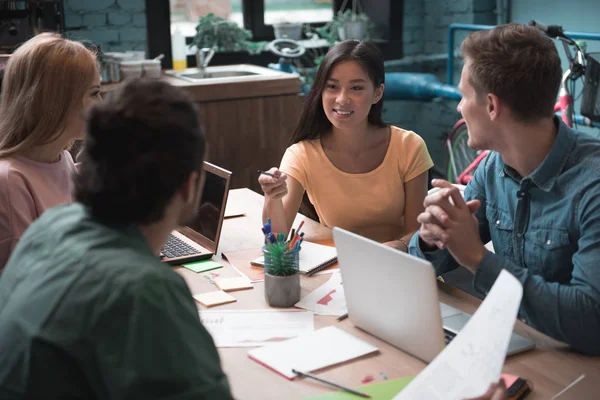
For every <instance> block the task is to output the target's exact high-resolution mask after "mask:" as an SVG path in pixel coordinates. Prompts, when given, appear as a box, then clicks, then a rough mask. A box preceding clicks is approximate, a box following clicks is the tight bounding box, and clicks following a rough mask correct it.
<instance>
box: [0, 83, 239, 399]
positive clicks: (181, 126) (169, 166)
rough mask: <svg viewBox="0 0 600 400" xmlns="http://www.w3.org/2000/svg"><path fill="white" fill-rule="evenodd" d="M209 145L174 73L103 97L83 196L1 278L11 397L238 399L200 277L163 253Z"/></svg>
mask: <svg viewBox="0 0 600 400" xmlns="http://www.w3.org/2000/svg"><path fill="white" fill-rule="evenodd" d="M204 148H205V143H204V136H203V134H202V132H201V129H200V124H199V121H198V117H197V112H196V109H195V107H194V105H193V103H191V102H190V100H189V99H188V98H187V96H185V95H184V93H182V92H181V91H180V90H179V89H177V88H175V87H173V86H170V85H168V84H166V83H162V82H158V81H154V82H150V81H143V80H138V81H132V82H130V83H127V84H125V85H124V86H122V87H121V88H119V89H117V90H116V91H115V92H114V93H111V94H110V95H109V98H108V99H107V101H105V102H104V103H102V104H99V105H97V106H96V107H95V108H93V109H92V111H91V113H90V115H89V118H88V136H87V142H86V144H85V147H84V150H83V162H82V165H81V168H80V173H79V174H78V175H77V176H76V177H75V178H74V195H75V199H76V202H75V203H74V204H72V205H67V206H60V207H56V208H54V209H51V210H48V211H47V212H45V213H44V214H43V215H42V216H41V217H40V218H39V219H38V220H37V221H36V222H34V223H33V224H32V225H31V226H30V228H29V229H28V230H27V231H26V232H25V234H24V235H23V237H22V238H21V240H20V241H19V244H18V246H17V247H16V249H15V251H14V252H13V254H12V257H11V259H10V260H9V262H8V264H7V266H6V268H5V270H4V273H3V274H2V276H1V278H0V398H10V399H13V398H14V399H20V398H45V399H53V398H56V399H58V398H61V399H62V398H69V399H83V398H85V399H93V398H113V399H137V398H140V399H158V398H165V399H166V398H168V399H229V398H231V394H230V389H229V385H228V382H227V377H226V376H225V374H224V373H223V371H222V369H221V364H220V360H219V356H218V353H217V350H216V348H215V345H214V342H213V340H212V338H211V337H210V335H209V334H208V332H207V331H206V329H205V328H204V327H203V326H202V325H201V323H200V319H199V316H198V311H197V309H196V306H195V304H194V301H193V299H192V296H191V293H190V291H189V289H188V287H187V285H186V284H185V282H184V280H183V279H182V278H181V277H180V276H179V275H178V274H176V273H175V272H173V271H172V270H171V269H170V268H169V267H168V266H167V265H166V264H162V263H161V262H159V259H158V257H157V254H158V253H159V252H160V250H161V248H162V246H163V245H164V243H165V242H166V240H167V238H168V236H169V233H170V232H171V231H172V230H173V229H174V228H176V227H177V226H179V225H182V224H183V223H184V222H186V221H187V220H188V219H190V218H191V217H193V215H194V213H195V211H196V209H197V207H198V203H199V200H200V197H201V191H202V187H203V180H204V179H203V174H202V164H203V159H204V150H205V149H204Z"/></svg>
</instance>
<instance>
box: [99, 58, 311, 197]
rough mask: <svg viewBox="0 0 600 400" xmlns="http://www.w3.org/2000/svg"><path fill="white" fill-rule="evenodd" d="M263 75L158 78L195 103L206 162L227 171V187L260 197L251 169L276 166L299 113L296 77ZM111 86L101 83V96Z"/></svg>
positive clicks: (258, 187)
mask: <svg viewBox="0 0 600 400" xmlns="http://www.w3.org/2000/svg"><path fill="white" fill-rule="evenodd" d="M261 68H262V67H261ZM268 71H269V73H270V74H271V76H264V77H260V78H256V79H252V80H235V79H233V80H231V81H228V80H226V79H218V80H217V79H212V80H207V81H206V82H202V83H191V82H187V81H184V80H181V79H177V78H174V77H171V76H163V77H162V78H161V79H163V80H165V81H167V82H169V83H170V84H172V85H174V86H179V87H181V88H183V89H185V90H186V91H187V92H188V93H189V94H190V96H191V98H192V99H193V100H194V102H195V103H196V104H197V105H198V109H199V113H200V118H201V123H202V127H203V129H204V133H205V135H206V141H207V156H206V160H207V161H209V162H211V163H213V164H216V165H218V166H220V167H223V168H225V169H228V170H230V171H231V172H232V176H231V188H232V189H236V188H245V187H247V188H250V189H252V190H254V191H256V192H259V193H262V192H261V190H260V185H259V184H258V181H257V180H258V173H257V172H256V171H257V170H258V169H263V170H266V169H269V168H270V167H272V166H279V163H280V161H281V157H282V156H283V153H284V152H285V149H286V148H287V147H288V146H289V145H290V138H291V136H292V133H293V132H294V129H295V127H296V124H297V122H298V119H299V117H300V113H301V111H302V106H303V101H304V97H302V96H300V95H299V93H300V79H299V78H298V77H297V76H296V75H292V74H286V73H278V74H277V75H276V76H273V71H272V70H268ZM115 86H116V85H114V84H110V85H103V87H102V92H107V91H110V90H111V89H112V88H114V87H115Z"/></svg>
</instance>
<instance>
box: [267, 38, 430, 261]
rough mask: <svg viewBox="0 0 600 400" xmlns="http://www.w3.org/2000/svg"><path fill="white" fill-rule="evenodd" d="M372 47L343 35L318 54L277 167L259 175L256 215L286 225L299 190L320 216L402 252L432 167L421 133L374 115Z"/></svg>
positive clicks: (380, 75)
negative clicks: (260, 194) (289, 141)
mask: <svg viewBox="0 0 600 400" xmlns="http://www.w3.org/2000/svg"><path fill="white" fill-rule="evenodd" d="M384 79H385V72H384V66H383V58H382V56H381V53H380V52H379V50H378V49H377V48H376V47H375V46H374V45H372V44H370V43H369V42H360V41H356V40H346V41H344V42H341V43H339V44H337V45H336V46H334V47H332V48H331V49H330V50H329V51H328V53H327V55H326V56H325V58H324V59H323V61H322V63H321V66H320V67H319V70H318V71H317V75H316V78H315V82H314V84H313V85H312V88H311V90H310V93H309V94H308V97H307V101H306V104H305V107H304V110H303V112H302V115H301V118H300V122H299V124H298V126H297V128H296V131H295V132H294V135H293V138H292V142H293V145H292V146H290V147H289V148H288V149H287V150H286V152H285V154H284V156H283V159H282V160H281V166H280V168H275V167H274V168H271V169H270V170H269V172H271V173H272V174H274V175H275V176H276V178H274V177H270V176H267V175H261V176H260V177H259V179H258V181H259V183H260V184H261V187H262V189H263V192H264V193H265V204H264V208H263V219H264V220H265V221H266V219H267V218H271V224H272V230H273V231H274V232H288V231H289V230H290V228H291V225H292V223H293V221H294V218H295V215H296V213H297V212H298V209H299V207H300V203H301V201H302V197H303V195H304V192H305V191H306V192H307V194H308V198H309V199H310V201H311V203H312V204H313V205H314V206H315V209H316V211H317V214H318V215H319V218H320V220H321V223H323V224H325V225H327V226H330V227H334V226H339V227H341V228H344V229H348V230H350V231H352V232H355V233H357V234H360V235H363V236H366V237H368V238H371V239H373V240H377V241H379V242H386V243H387V244H389V245H391V246H393V247H396V248H398V249H400V250H403V251H406V250H407V245H406V243H408V241H409V239H410V237H411V236H412V234H413V233H414V231H416V230H417V228H418V227H419V224H418V223H417V216H418V215H419V213H421V212H422V211H423V199H424V198H425V195H426V194H427V171H428V169H429V168H431V167H432V166H433V162H432V161H431V157H430V156H429V153H428V151H427V147H426V146H425V142H424V141H423V139H422V138H421V137H420V136H418V135H417V134H415V133H414V132H410V131H406V130H404V129H401V128H398V127H395V126H389V125H387V124H385V123H384V122H383V121H382V120H381V114H382V109H383V100H382V97H383V89H384Z"/></svg>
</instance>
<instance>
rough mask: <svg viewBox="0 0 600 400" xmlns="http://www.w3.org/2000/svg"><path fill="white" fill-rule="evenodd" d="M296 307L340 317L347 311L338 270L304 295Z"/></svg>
mask: <svg viewBox="0 0 600 400" xmlns="http://www.w3.org/2000/svg"><path fill="white" fill-rule="evenodd" d="M296 307H298V308H304V309H305V310H311V311H313V312H314V313H315V314H318V315H333V316H336V317H340V316H342V315H344V314H346V313H347V312H348V307H347V306H346V297H345V296H344V287H343V286H342V275H341V274H340V273H339V272H336V273H335V274H332V275H331V278H329V280H328V281H327V282H325V283H324V284H323V285H321V286H319V287H318V288H317V289H316V290H314V291H313V292H311V293H309V294H307V295H306V296H304V297H303V298H302V299H301V300H300V301H299V302H298V303H296Z"/></svg>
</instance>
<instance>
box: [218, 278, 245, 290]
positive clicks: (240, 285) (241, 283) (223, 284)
mask: <svg viewBox="0 0 600 400" xmlns="http://www.w3.org/2000/svg"><path fill="white" fill-rule="evenodd" d="M215 284H216V285H217V287H218V288H219V289H221V290H223V291H225V292H233V291H236V290H245V289H252V288H254V286H253V285H252V282H250V280H249V279H248V278H246V277H244V276H238V277H236V278H218V279H215Z"/></svg>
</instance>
